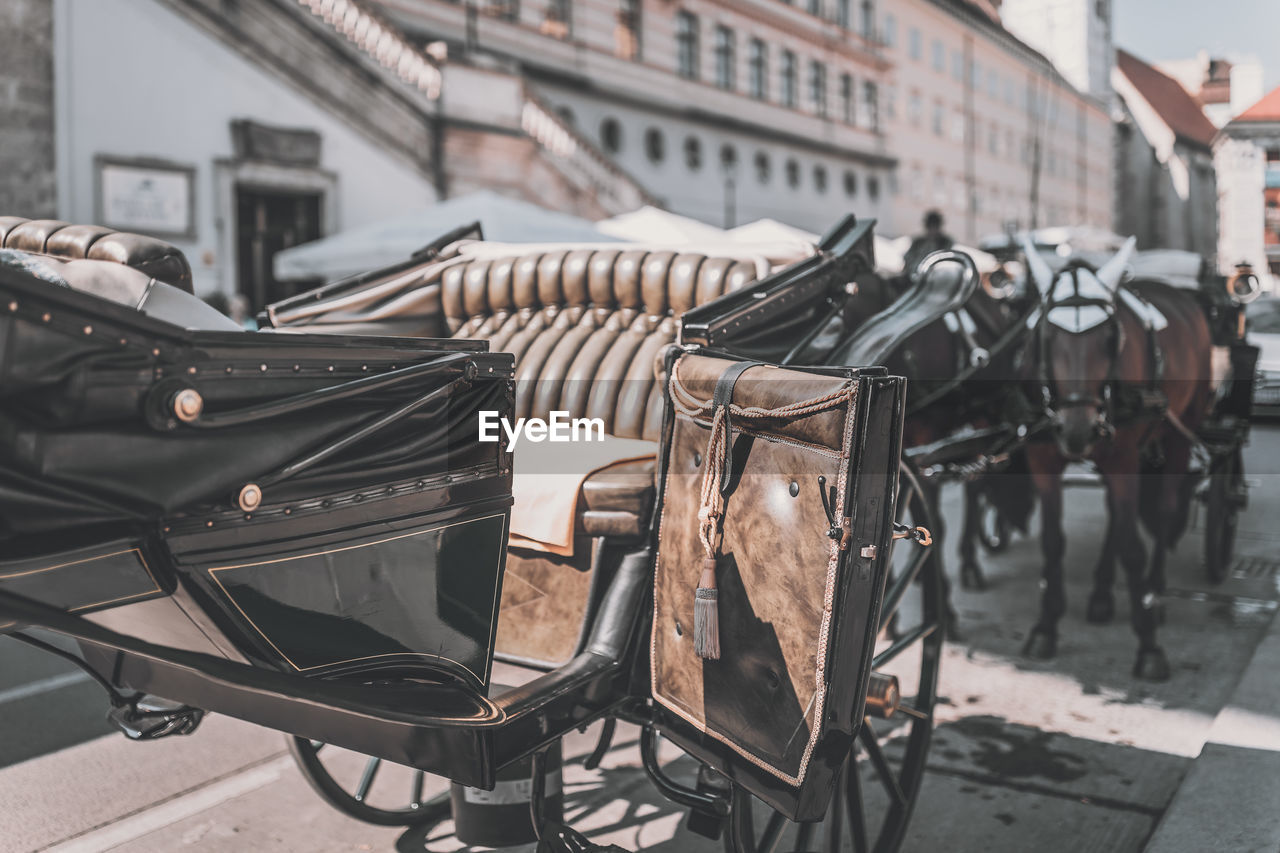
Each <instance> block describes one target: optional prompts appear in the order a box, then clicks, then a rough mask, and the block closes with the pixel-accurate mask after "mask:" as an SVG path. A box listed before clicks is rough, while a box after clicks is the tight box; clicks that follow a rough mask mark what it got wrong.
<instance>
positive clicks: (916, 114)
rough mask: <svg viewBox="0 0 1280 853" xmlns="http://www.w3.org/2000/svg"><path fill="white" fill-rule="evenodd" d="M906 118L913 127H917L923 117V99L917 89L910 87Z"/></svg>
mask: <svg viewBox="0 0 1280 853" xmlns="http://www.w3.org/2000/svg"><path fill="white" fill-rule="evenodd" d="M907 118H909V119H910V120H911V124H912V125H913V126H914V127H919V126H920V122H921V120H922V119H923V118H924V99H923V98H921V97H920V90H919V89H912V90H911V96H910V97H909V98H908V99H907Z"/></svg>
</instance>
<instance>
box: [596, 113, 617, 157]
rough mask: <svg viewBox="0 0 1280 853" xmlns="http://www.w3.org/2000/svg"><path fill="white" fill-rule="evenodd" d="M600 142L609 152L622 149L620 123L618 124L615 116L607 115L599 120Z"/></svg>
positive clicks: (614, 152) (615, 152)
mask: <svg viewBox="0 0 1280 853" xmlns="http://www.w3.org/2000/svg"><path fill="white" fill-rule="evenodd" d="M600 144H601V145H603V146H604V150H605V151H608V152H609V153H610V154H617V153H618V152H619V151H621V150H622V125H620V124H618V120H617V119H616V118H613V117H609V118H606V119H605V120H604V121H602V122H600Z"/></svg>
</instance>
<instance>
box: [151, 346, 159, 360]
mask: <svg viewBox="0 0 1280 853" xmlns="http://www.w3.org/2000/svg"><path fill="white" fill-rule="evenodd" d="M151 355H152V356H154V357H156V358H159V357H160V347H156V348H155V349H153V350H151Z"/></svg>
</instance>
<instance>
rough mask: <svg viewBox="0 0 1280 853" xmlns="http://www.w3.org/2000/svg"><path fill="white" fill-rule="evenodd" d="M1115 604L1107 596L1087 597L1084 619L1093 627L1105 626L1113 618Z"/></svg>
mask: <svg viewBox="0 0 1280 853" xmlns="http://www.w3.org/2000/svg"><path fill="white" fill-rule="evenodd" d="M1115 615H1116V604H1115V601H1114V600H1113V599H1112V598H1111V596H1109V595H1099V596H1092V595H1091V596H1089V607H1088V610H1087V611H1086V613H1085V618H1086V619H1088V620H1089V621H1090V622H1091V623H1093V624H1094V625H1105V624H1107V623H1108V622H1110V621H1111V620H1112V619H1114V618H1115Z"/></svg>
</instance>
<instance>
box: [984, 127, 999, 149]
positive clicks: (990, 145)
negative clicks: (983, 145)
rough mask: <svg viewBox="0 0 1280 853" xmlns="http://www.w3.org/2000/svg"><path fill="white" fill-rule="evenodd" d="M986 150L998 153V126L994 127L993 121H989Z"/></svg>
mask: <svg viewBox="0 0 1280 853" xmlns="http://www.w3.org/2000/svg"><path fill="white" fill-rule="evenodd" d="M987 151H989V152H990V153H992V154H999V153H1000V128H998V127H996V125H995V122H992V123H991V132H990V133H988V134H987Z"/></svg>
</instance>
